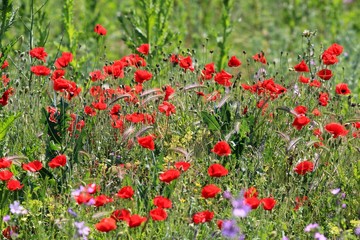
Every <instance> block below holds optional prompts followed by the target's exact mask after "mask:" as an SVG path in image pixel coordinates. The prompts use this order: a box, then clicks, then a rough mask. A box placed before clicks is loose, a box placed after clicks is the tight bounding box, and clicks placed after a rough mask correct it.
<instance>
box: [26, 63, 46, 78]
mask: <svg viewBox="0 0 360 240" xmlns="http://www.w3.org/2000/svg"><path fill="white" fill-rule="evenodd" d="M30 71H31V72H33V73H34V74H35V75H36V76H47V75H49V74H50V68H47V67H45V66H42V65H39V66H32V67H31V68H30Z"/></svg>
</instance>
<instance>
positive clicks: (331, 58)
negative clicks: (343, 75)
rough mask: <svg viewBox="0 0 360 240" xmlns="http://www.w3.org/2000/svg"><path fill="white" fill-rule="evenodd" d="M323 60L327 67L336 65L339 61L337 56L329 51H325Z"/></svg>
mask: <svg viewBox="0 0 360 240" xmlns="http://www.w3.org/2000/svg"><path fill="white" fill-rule="evenodd" d="M321 59H322V61H323V63H324V64H325V65H333V64H335V63H337V62H338V61H339V60H338V59H337V58H336V55H334V54H331V53H330V52H328V51H325V52H324V53H323V54H322V56H321Z"/></svg>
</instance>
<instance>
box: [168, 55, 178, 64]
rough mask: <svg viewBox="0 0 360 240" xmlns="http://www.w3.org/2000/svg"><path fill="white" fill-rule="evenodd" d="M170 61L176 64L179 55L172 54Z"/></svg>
mask: <svg viewBox="0 0 360 240" xmlns="http://www.w3.org/2000/svg"><path fill="white" fill-rule="evenodd" d="M169 60H170V62H171V63H173V64H174V66H175V65H176V64H178V63H179V56H178V55H177V54H171V56H170V58H169Z"/></svg>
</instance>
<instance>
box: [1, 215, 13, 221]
mask: <svg viewBox="0 0 360 240" xmlns="http://www.w3.org/2000/svg"><path fill="white" fill-rule="evenodd" d="M10 219H11V218H10V216H9V215H5V216H4V217H3V221H4V222H8V221H10Z"/></svg>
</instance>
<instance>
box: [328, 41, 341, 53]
mask: <svg viewBox="0 0 360 240" xmlns="http://www.w3.org/2000/svg"><path fill="white" fill-rule="evenodd" d="M343 50H344V48H343V47H342V46H341V45H339V44H337V43H333V44H332V45H331V46H330V47H329V48H328V49H326V51H327V52H329V53H330V54H334V55H335V56H339V55H340V54H341V53H342V52H343Z"/></svg>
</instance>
